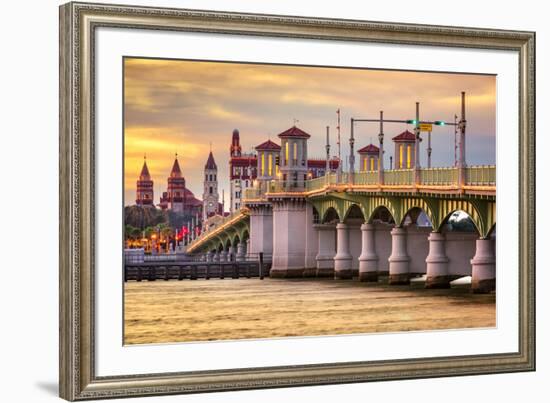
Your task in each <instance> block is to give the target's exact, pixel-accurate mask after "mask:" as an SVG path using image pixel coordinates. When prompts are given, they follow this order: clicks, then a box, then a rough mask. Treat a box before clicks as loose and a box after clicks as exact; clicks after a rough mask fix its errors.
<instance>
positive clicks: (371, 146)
mask: <svg viewBox="0 0 550 403" xmlns="http://www.w3.org/2000/svg"><path fill="white" fill-rule="evenodd" d="M394 140H395V139H394ZM357 152H358V153H359V154H378V153H379V152H380V149H379V148H378V147H376V146H375V145H374V144H369V145H368V146H365V147H363V148H361V149H360V150H358V151H357Z"/></svg>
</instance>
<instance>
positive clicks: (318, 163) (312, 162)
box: [307, 158, 340, 169]
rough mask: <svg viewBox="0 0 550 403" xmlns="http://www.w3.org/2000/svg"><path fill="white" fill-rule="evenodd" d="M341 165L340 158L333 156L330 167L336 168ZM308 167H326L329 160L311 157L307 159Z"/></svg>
mask: <svg viewBox="0 0 550 403" xmlns="http://www.w3.org/2000/svg"><path fill="white" fill-rule="evenodd" d="M338 165H340V161H339V160H338V158H332V159H330V160H329V167H330V169H336V168H338ZM307 166H308V168H326V166H327V160H324V159H309V160H307Z"/></svg>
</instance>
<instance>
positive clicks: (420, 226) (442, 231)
mask: <svg viewBox="0 0 550 403" xmlns="http://www.w3.org/2000/svg"><path fill="white" fill-rule="evenodd" d="M495 202H496V168H495V166H468V167H449V168H413V169H393V170H384V171H378V170H377V171H374V170H372V171H364V172H330V171H327V174H326V175H325V176H322V177H319V178H315V179H310V180H304V181H302V182H300V181H297V180H292V181H289V180H287V181H284V180H277V179H273V178H271V179H268V180H259V181H258V182H257V184H256V186H255V187H254V188H251V189H247V190H246V193H245V199H244V203H243V204H244V206H245V207H244V208H243V209H241V210H240V211H238V212H235V213H233V214H232V215H231V216H229V217H226V218H225V219H224V221H223V222H222V223H220V225H218V226H217V227H216V228H214V229H212V230H210V231H208V232H206V233H203V234H201V236H200V237H198V238H197V239H195V240H194V241H193V242H192V243H191V244H190V245H189V247H188V249H187V252H188V253H190V254H192V255H195V256H197V257H198V258H200V259H202V260H204V261H205V262H211V261H218V262H219V261H221V262H223V261H229V260H231V259H232V258H234V259H235V260H236V261H239V260H244V259H245V258H246V256H247V255H249V254H257V253H260V252H262V253H266V254H270V255H272V266H271V270H270V272H269V274H270V276H271V277H312V276H317V277H327V276H329V277H334V278H335V279H352V278H357V279H358V280H360V281H378V279H379V278H380V277H382V276H384V277H385V276H387V277H388V281H389V283H390V284H396V285H398V284H409V283H410V281H411V279H414V278H417V277H422V276H424V277H423V278H425V285H426V287H428V288H445V287H449V286H450V283H451V282H452V281H453V280H455V279H457V278H460V277H464V276H471V278H472V280H471V281H472V290H473V291H474V292H490V291H493V290H494V289H495V277H496V270H495V249H494V248H495V238H496V235H495V231H494V229H495V226H496V209H495ZM457 212H461V213H460V214H462V215H463V216H464V215H467V216H468V217H469V218H470V219H471V222H472V223H473V228H472V230H471V231H460V230H456V228H455V229H453V228H452V226H451V225H450V223H451V221H452V219H453V215H456V213H457ZM421 221H422V222H421ZM413 281H414V280H413Z"/></svg>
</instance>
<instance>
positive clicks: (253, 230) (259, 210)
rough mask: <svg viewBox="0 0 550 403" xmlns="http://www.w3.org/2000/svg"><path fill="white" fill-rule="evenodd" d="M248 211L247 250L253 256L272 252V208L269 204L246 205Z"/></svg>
mask: <svg viewBox="0 0 550 403" xmlns="http://www.w3.org/2000/svg"><path fill="white" fill-rule="evenodd" d="M247 206H248V208H249V211H250V234H251V235H252V236H251V237H250V238H249V242H250V244H249V245H248V247H247V251H248V252H249V253H250V254H252V255H253V256H257V255H258V254H259V253H260V252H263V253H264V254H270V253H272V252H273V235H274V233H273V210H272V206H271V205H270V204H265V203H260V204H254V205H252V204H251V205H247Z"/></svg>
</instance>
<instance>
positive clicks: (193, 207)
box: [159, 154, 202, 216]
mask: <svg viewBox="0 0 550 403" xmlns="http://www.w3.org/2000/svg"><path fill="white" fill-rule="evenodd" d="M159 207H160V208H161V209H163V210H170V211H173V212H175V213H179V214H182V215H185V214H188V215H193V216H196V215H201V214H202V201H200V200H198V199H197V198H196V197H195V195H194V194H193V192H191V191H190V190H189V189H187V187H186V186H185V178H184V176H183V175H182V172H181V168H180V165H179V161H178V155H177V154H176V158H175V159H174V163H173V165H172V170H171V171H170V176H169V177H168V186H167V190H166V192H163V193H162V196H161V198H160V203H159Z"/></svg>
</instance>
